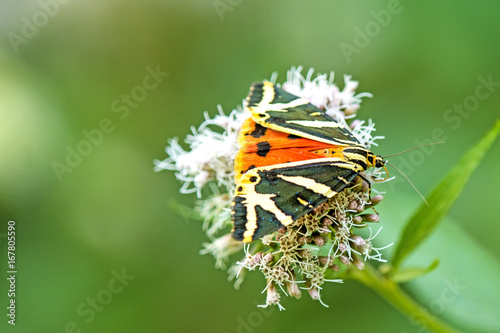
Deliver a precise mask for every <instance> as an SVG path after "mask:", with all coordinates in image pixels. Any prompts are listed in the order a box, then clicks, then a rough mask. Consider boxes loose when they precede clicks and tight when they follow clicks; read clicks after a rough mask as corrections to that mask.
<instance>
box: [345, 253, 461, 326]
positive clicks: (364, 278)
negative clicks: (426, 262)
mask: <svg viewBox="0 0 500 333" xmlns="http://www.w3.org/2000/svg"><path fill="white" fill-rule="evenodd" d="M349 277H352V278H354V279H356V280H358V281H359V282H361V283H363V284H364V285H365V286H367V287H369V288H371V289H373V290H375V291H376V292H377V293H378V294H379V295H380V296H382V297H383V298H385V299H386V300H387V301H388V302H389V303H391V304H392V305H393V306H394V307H395V308H396V309H398V310H399V311H401V312H402V313H403V314H405V315H406V316H407V317H408V318H409V319H410V321H411V323H412V324H414V325H418V326H422V327H424V328H426V329H427V330H430V331H433V332H439V333H452V332H457V331H456V330H455V329H454V328H452V327H450V326H448V325H447V324H446V323H444V322H442V321H441V320H439V318H437V317H435V316H434V315H432V314H431V313H430V312H429V311H428V310H427V309H425V308H423V307H422V306H420V305H419V304H418V303H417V302H415V300H413V299H412V298H411V297H410V296H408V295H407V294H406V293H405V292H404V291H403V290H402V289H401V288H400V287H399V286H398V284H397V283H395V282H394V281H392V280H390V279H388V278H386V277H385V276H383V275H382V274H381V273H380V272H379V271H378V270H377V269H375V268H374V267H373V266H372V265H370V264H368V263H366V262H365V268H364V269H363V270H359V269H357V268H354V267H353V269H352V270H350V271H349Z"/></svg>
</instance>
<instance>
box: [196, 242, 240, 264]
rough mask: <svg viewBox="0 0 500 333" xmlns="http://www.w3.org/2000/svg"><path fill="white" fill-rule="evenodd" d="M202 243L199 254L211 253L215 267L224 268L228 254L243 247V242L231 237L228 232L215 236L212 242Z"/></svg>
mask: <svg viewBox="0 0 500 333" xmlns="http://www.w3.org/2000/svg"><path fill="white" fill-rule="evenodd" d="M202 245H203V247H204V249H203V250H201V251H200V254H207V253H210V254H212V255H213V256H214V258H215V267H217V268H226V262H227V260H228V258H229V256H230V255H231V254H233V253H236V252H238V251H239V250H240V249H241V248H242V247H243V244H242V243H241V242H237V241H235V240H234V239H232V238H231V235H230V234H226V235H224V236H222V237H220V238H217V239H216V240H215V241H213V242H212V243H203V244H202Z"/></svg>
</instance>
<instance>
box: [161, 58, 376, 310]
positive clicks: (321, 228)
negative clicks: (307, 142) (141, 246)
mask: <svg viewBox="0 0 500 333" xmlns="http://www.w3.org/2000/svg"><path fill="white" fill-rule="evenodd" d="M301 71H302V67H297V68H292V69H291V70H290V71H288V74H287V80H286V82H284V83H283V85H282V88H283V89H284V90H285V91H288V92H290V93H292V94H294V95H297V96H299V97H303V98H307V99H309V101H310V102H311V103H312V104H314V105H315V106H317V107H318V108H320V109H322V110H324V111H325V112H326V113H327V114H329V115H330V116H332V117H333V118H334V119H335V120H336V121H338V122H339V123H341V124H344V125H345V126H349V127H350V128H351V131H352V133H353V134H354V136H355V137H356V138H357V139H358V140H359V142H360V143H361V144H363V145H364V146H366V147H367V148H370V146H372V145H376V141H377V140H379V139H382V138H383V137H381V136H373V135H372V133H373V132H374V131H375V125H374V124H373V122H372V121H371V120H368V121H367V122H365V121H361V120H356V119H353V118H354V117H356V112H357V111H358V109H359V107H360V103H361V101H362V100H361V99H362V98H363V97H371V96H372V95H371V94H369V93H361V94H356V92H355V91H356V89H357V87H358V82H357V81H353V80H352V79H351V76H348V75H346V76H344V88H343V89H342V90H341V89H340V88H338V86H336V85H335V84H334V83H333V79H334V75H333V73H331V74H330V75H329V76H328V75H326V74H320V75H317V76H316V77H315V78H314V79H312V76H313V72H314V71H313V70H312V69H311V70H309V71H308V72H307V75H306V76H305V77H304V76H303V75H302V74H301ZM273 77H274V79H272V81H275V75H273ZM243 110H244V108H243V107H238V108H236V109H234V110H232V111H231V112H230V114H229V115H225V114H224V112H223V111H222V109H221V108H220V107H219V114H218V115H216V116H215V117H214V118H210V117H209V116H208V115H207V113H205V121H204V122H203V123H202V124H201V126H200V127H198V128H197V129H196V128H192V134H191V135H188V136H187V137H186V139H185V143H186V144H187V145H189V147H190V150H187V151H186V150H184V149H183V148H182V147H181V145H180V144H179V140H178V139H177V138H174V139H172V140H170V142H169V145H168V146H167V148H166V152H167V154H168V158H166V159H165V160H163V161H155V165H156V167H155V170H157V171H159V170H164V169H166V170H174V171H176V176H177V178H178V179H179V180H181V181H182V182H183V185H182V187H181V190H180V191H181V192H182V193H191V192H196V193H197V195H198V198H199V200H198V202H197V204H196V206H195V210H196V211H197V212H198V213H199V214H200V216H201V217H202V218H203V229H204V230H205V231H206V233H207V236H208V237H209V239H210V240H211V241H212V242H211V243H204V244H203V246H204V249H203V250H202V251H200V252H201V253H202V254H207V253H211V254H212V255H213V256H214V257H215V259H216V266H217V267H218V268H225V265H226V263H227V262H228V261H229V258H230V256H231V255H232V254H234V253H237V252H239V251H240V250H241V249H243V252H244V255H243V258H242V259H241V260H240V261H238V262H236V263H234V264H233V265H231V267H230V268H229V269H228V272H229V277H230V279H235V287H236V288H237V287H238V286H239V285H240V284H241V283H242V281H243V278H244V276H245V274H246V272H248V271H260V272H261V274H262V275H263V277H264V278H265V281H266V287H265V289H264V290H265V291H266V294H267V297H266V303H265V304H264V305H263V306H264V307H266V306H268V305H277V306H278V307H279V309H280V310H282V309H284V308H283V307H282V306H281V304H280V300H281V295H286V296H292V297H295V298H300V297H301V296H302V292H301V290H302V289H305V290H307V292H308V294H309V295H310V297H311V298H312V299H314V300H318V301H320V302H321V303H322V304H324V303H323V302H322V301H321V290H322V288H323V285H324V283H325V282H342V280H341V279H338V278H337V279H336V278H335V277H338V274H340V273H341V272H342V271H343V270H344V269H345V267H347V266H349V265H351V264H352V265H354V266H355V267H357V268H359V269H362V268H363V266H364V264H363V260H370V259H371V260H377V261H384V260H383V259H382V254H381V252H380V250H382V249H384V248H385V247H382V248H377V247H375V246H374V245H373V244H372V241H373V239H374V238H375V237H376V236H377V234H378V233H379V232H380V230H381V228H379V229H378V231H376V232H375V233H374V232H373V231H372V229H371V227H369V226H368V224H369V223H377V222H379V216H378V214H377V213H376V212H375V211H374V210H373V209H372V208H373V206H375V205H376V204H378V203H380V202H381V201H382V200H383V197H382V196H381V195H380V194H377V192H376V190H375V189H373V188H372V186H371V184H369V183H368V181H369V179H372V178H381V175H382V172H383V171H381V170H379V169H370V170H369V171H366V172H363V173H361V174H360V175H359V176H358V177H356V179H355V180H354V181H353V182H352V183H351V185H350V186H348V187H347V188H346V189H344V190H343V191H341V192H339V193H338V194H337V195H335V196H334V197H333V198H332V199H330V200H328V201H327V202H325V203H324V204H322V205H320V206H318V207H315V208H314V209H313V210H312V211H311V212H310V213H308V214H306V215H305V216H303V217H301V218H299V219H298V220H297V221H295V222H294V223H293V224H291V225H289V226H287V227H284V228H282V229H280V230H278V231H277V232H274V233H272V234H269V235H266V236H264V237H262V238H261V239H259V240H257V241H254V242H252V243H251V244H249V245H245V246H244V245H243V244H242V243H239V242H236V241H234V240H232V239H231V238H230V234H229V233H228V232H229V230H230V228H231V221H230V203H231V200H232V194H233V193H234V190H235V183H234V158H235V155H236V152H237V150H238V144H237V136H238V132H239V129H240V127H241V125H242V123H243V121H244V120H245V119H246V118H248V117H249V114H246V113H245V112H243ZM372 192H375V194H377V195H375V196H374V197H373V198H370V195H371V193H372ZM367 210H368V211H367ZM361 228H368V229H369V230H370V235H369V236H368V237H363V236H362V235H361V234H359V233H358V230H360V229H361ZM221 234H222V236H220V235H221ZM280 291H281V292H280Z"/></svg>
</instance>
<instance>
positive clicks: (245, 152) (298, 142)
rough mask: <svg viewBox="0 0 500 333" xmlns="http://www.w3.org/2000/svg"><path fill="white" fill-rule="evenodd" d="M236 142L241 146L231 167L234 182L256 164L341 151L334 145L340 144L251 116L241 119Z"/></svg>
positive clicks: (258, 165) (268, 163) (337, 153)
mask: <svg viewBox="0 0 500 333" xmlns="http://www.w3.org/2000/svg"><path fill="white" fill-rule="evenodd" d="M238 144H239V146H240V150H239V151H238V153H237V154H236V158H235V168H234V170H235V179H236V183H238V181H239V179H240V177H241V176H242V175H243V174H244V173H245V172H247V171H248V170H250V169H253V168H256V167H261V166H267V165H274V164H281V163H288V162H296V161H305V160H311V159H317V158H324V157H333V156H340V154H341V151H342V149H337V148H339V147H340V146H335V145H332V144H328V143H323V142H319V141H314V140H310V139H304V138H301V137H299V136H296V135H293V134H288V133H284V132H278V131H275V130H272V129H270V128H266V127H263V126H261V125H259V124H257V123H255V121H253V120H252V118H248V119H247V120H246V121H245V122H244V123H243V125H242V127H241V130H240V133H239V135H238ZM342 148H345V147H342Z"/></svg>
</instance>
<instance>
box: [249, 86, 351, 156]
mask: <svg viewBox="0 0 500 333" xmlns="http://www.w3.org/2000/svg"><path fill="white" fill-rule="evenodd" d="M246 108H247V109H248V110H249V111H250V113H251V114H252V119H253V120H254V121H255V122H257V123H259V124H261V125H262V126H264V127H268V128H271V129H274V130H276V131H281V132H285V133H289V134H294V135H297V136H300V137H303V138H307V139H311V140H316V141H320V142H325V143H330V144H333V145H342V146H352V145H360V143H359V141H358V140H357V139H356V137H355V136H354V135H353V134H352V133H351V132H350V131H349V129H348V128H347V127H346V126H345V125H343V124H340V123H338V122H336V121H335V120H334V119H333V118H332V117H330V116H329V115H327V114H326V113H325V112H324V111H322V110H320V109H319V108H317V107H315V106H314V105H312V104H311V103H309V102H308V100H307V99H305V98H299V97H297V96H295V95H293V94H290V93H288V92H286V91H284V90H283V89H281V88H279V87H276V86H275V85H274V84H273V83H271V82H269V81H264V82H257V83H254V84H252V87H251V88H250V93H249V95H248V97H247V104H246Z"/></svg>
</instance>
